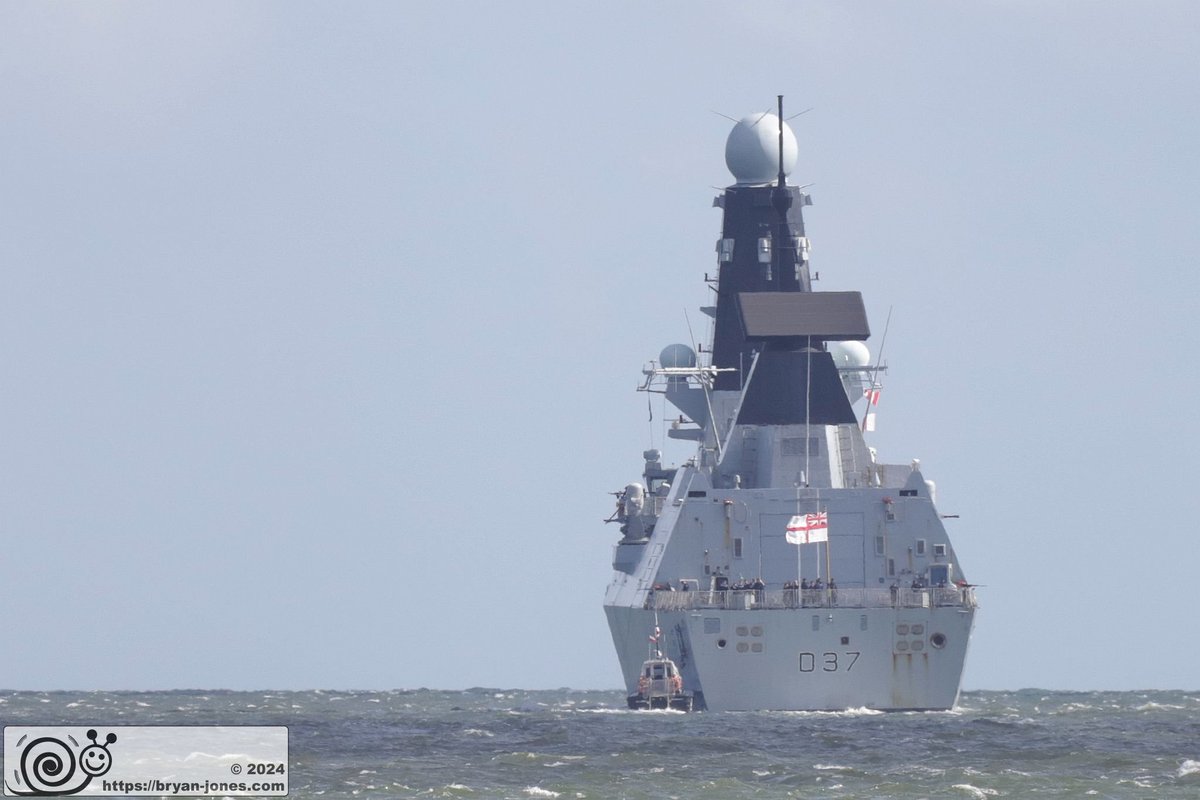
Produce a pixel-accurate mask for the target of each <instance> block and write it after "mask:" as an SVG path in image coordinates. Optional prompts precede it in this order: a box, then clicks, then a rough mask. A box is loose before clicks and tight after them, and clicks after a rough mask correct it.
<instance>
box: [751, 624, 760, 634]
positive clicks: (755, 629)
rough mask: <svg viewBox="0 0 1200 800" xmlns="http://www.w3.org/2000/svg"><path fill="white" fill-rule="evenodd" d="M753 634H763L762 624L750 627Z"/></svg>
mask: <svg viewBox="0 0 1200 800" xmlns="http://www.w3.org/2000/svg"><path fill="white" fill-rule="evenodd" d="M750 635H751V636H762V625H755V626H754V627H753V628H751V629H750Z"/></svg>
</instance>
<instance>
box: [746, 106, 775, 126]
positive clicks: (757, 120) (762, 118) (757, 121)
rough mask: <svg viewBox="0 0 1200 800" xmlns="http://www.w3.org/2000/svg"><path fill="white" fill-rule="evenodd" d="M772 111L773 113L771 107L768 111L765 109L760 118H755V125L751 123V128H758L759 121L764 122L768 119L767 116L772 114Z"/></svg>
mask: <svg viewBox="0 0 1200 800" xmlns="http://www.w3.org/2000/svg"><path fill="white" fill-rule="evenodd" d="M770 113H771V109H769V108H768V109H767V110H766V111H764V112H763V113H762V114H760V115H759V116H758V119H756V120H754V124H753V125H751V126H750V127H751V128H757V127H758V123H760V122H762V121H763V120H764V119H766V118H767V115H768V114H770Z"/></svg>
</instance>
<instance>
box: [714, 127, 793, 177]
mask: <svg viewBox="0 0 1200 800" xmlns="http://www.w3.org/2000/svg"><path fill="white" fill-rule="evenodd" d="M798 154H799V148H798V147H797V146H796V135H795V134H794V133H792V129H791V128H789V127H788V124H787V123H786V122H785V123H783V174H784V175H790V174H791V173H792V170H793V169H795V167H796V156H797V155H798ZM725 165H726V166H727V167H729V171H730V172H732V173H733V177H735V178H737V182H738V183H744V184H756V183H771V182H772V181H774V180H775V179H776V178H777V177H778V176H779V117H777V116H775V115H774V114H770V113H767V114H755V115H753V116H749V117H743V118H742V121H741V122H739V123H738V124H737V125H734V126H733V130H732V131H730V132H729V138H728V139H726V140H725Z"/></svg>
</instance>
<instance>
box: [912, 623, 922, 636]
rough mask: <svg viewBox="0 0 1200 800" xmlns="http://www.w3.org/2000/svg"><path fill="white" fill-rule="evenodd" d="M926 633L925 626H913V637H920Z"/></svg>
mask: <svg viewBox="0 0 1200 800" xmlns="http://www.w3.org/2000/svg"><path fill="white" fill-rule="evenodd" d="M924 632H925V626H924V625H913V626H912V635H913V636H920V635H921V634H922V633H924Z"/></svg>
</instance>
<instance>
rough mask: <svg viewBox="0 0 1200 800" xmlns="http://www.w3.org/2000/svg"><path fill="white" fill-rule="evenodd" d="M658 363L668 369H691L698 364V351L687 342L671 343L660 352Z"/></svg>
mask: <svg viewBox="0 0 1200 800" xmlns="http://www.w3.org/2000/svg"><path fill="white" fill-rule="evenodd" d="M658 363H659V364H662V365H663V367H664V368H666V369H672V368H682V369H691V368H692V367H694V366H696V353H695V352H694V351H693V350H692V348H690V347H688V346H687V345H686V344H669V345H667V346H666V347H664V348H663V350H662V352H661V353H659V354H658Z"/></svg>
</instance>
